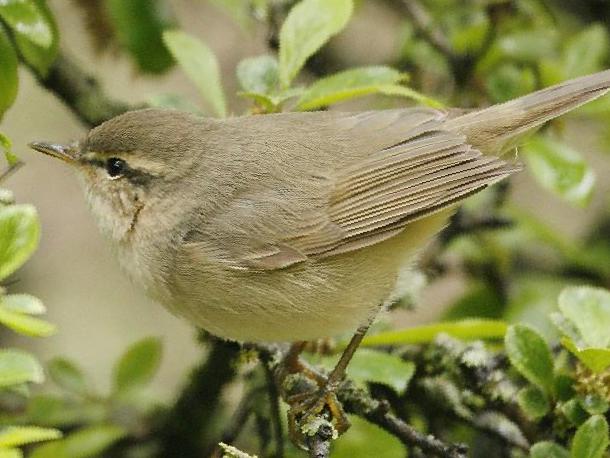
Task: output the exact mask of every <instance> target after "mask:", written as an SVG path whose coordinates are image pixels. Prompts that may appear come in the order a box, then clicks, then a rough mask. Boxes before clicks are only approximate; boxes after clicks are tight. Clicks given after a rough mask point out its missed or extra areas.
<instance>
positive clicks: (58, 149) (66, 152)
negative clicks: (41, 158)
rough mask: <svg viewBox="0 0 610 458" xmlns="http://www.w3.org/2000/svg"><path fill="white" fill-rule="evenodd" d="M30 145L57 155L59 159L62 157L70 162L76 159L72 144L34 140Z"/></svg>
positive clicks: (43, 151)
mask: <svg viewBox="0 0 610 458" xmlns="http://www.w3.org/2000/svg"><path fill="white" fill-rule="evenodd" d="M29 146H30V148H32V149H34V150H36V151H39V152H41V153H44V154H47V155H49V156H53V157H56V158H57V159H61V160H62V161H64V162H68V163H70V164H72V163H74V162H75V161H76V157H75V155H74V149H73V148H72V147H71V146H66V145H57V144H54V143H47V142H32V143H30V144H29Z"/></svg>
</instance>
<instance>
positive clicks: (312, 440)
mask: <svg viewBox="0 0 610 458" xmlns="http://www.w3.org/2000/svg"><path fill="white" fill-rule="evenodd" d="M332 440H333V427H332V426H331V425H330V423H327V422H324V423H321V424H320V426H319V427H318V430H317V431H316V433H315V434H314V435H313V436H309V438H308V444H307V445H308V447H309V458H328V457H329V456H330V443H331V442H332Z"/></svg>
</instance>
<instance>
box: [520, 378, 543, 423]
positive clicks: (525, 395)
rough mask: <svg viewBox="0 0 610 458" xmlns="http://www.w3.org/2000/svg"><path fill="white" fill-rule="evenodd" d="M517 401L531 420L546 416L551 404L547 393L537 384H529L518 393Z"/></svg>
mask: <svg viewBox="0 0 610 458" xmlns="http://www.w3.org/2000/svg"><path fill="white" fill-rule="evenodd" d="M517 403H518V404H519V407H521V410H523V412H524V413H525V415H527V416H528V418H530V419H531V420H537V419H539V418H541V417H544V416H545V415H546V414H547V413H548V412H549V410H550V408H551V406H550V404H549V400H548V398H547V397H546V395H545V394H544V393H543V392H542V391H541V390H540V389H539V388H538V387H535V386H527V387H525V388H523V389H521V390H520V391H519V393H518V394H517Z"/></svg>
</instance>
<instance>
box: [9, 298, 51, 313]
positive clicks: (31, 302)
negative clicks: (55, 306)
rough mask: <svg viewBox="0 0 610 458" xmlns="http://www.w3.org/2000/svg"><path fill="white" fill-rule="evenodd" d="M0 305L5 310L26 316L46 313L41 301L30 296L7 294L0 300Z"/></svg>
mask: <svg viewBox="0 0 610 458" xmlns="http://www.w3.org/2000/svg"><path fill="white" fill-rule="evenodd" d="M0 304H1V306H2V307H4V308H5V309H7V310H10V311H12V312H17V313H25V314H27V315H42V314H43V313H45V312H46V311H47V309H46V307H45V306H44V304H43V303H42V301H41V300H40V299H38V298H37V297H34V296H32V295H30V294H7V295H5V296H2V297H1V298H0Z"/></svg>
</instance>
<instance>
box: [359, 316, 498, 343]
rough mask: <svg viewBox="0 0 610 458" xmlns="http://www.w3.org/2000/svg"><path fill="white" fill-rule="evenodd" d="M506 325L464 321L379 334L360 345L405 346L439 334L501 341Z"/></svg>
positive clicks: (365, 339)
mask: <svg viewBox="0 0 610 458" xmlns="http://www.w3.org/2000/svg"><path fill="white" fill-rule="evenodd" d="M506 328H507V325H506V323H505V322H503V321H497V320H485V319H465V320H460V321H447V322H441V323H433V324H429V325H423V326H417V327H413V328H408V329H401V330H398V331H388V332H380V333H379V334H374V335H371V336H367V337H365V338H364V340H363V341H362V345H365V346H375V345H405V344H417V343H426V342H431V341H432V340H434V338H435V337H436V336H437V335H438V334H441V333H445V334H449V335H450V336H452V337H456V338H458V339H464V340H477V339H501V338H502V337H504V334H505V333H506Z"/></svg>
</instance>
